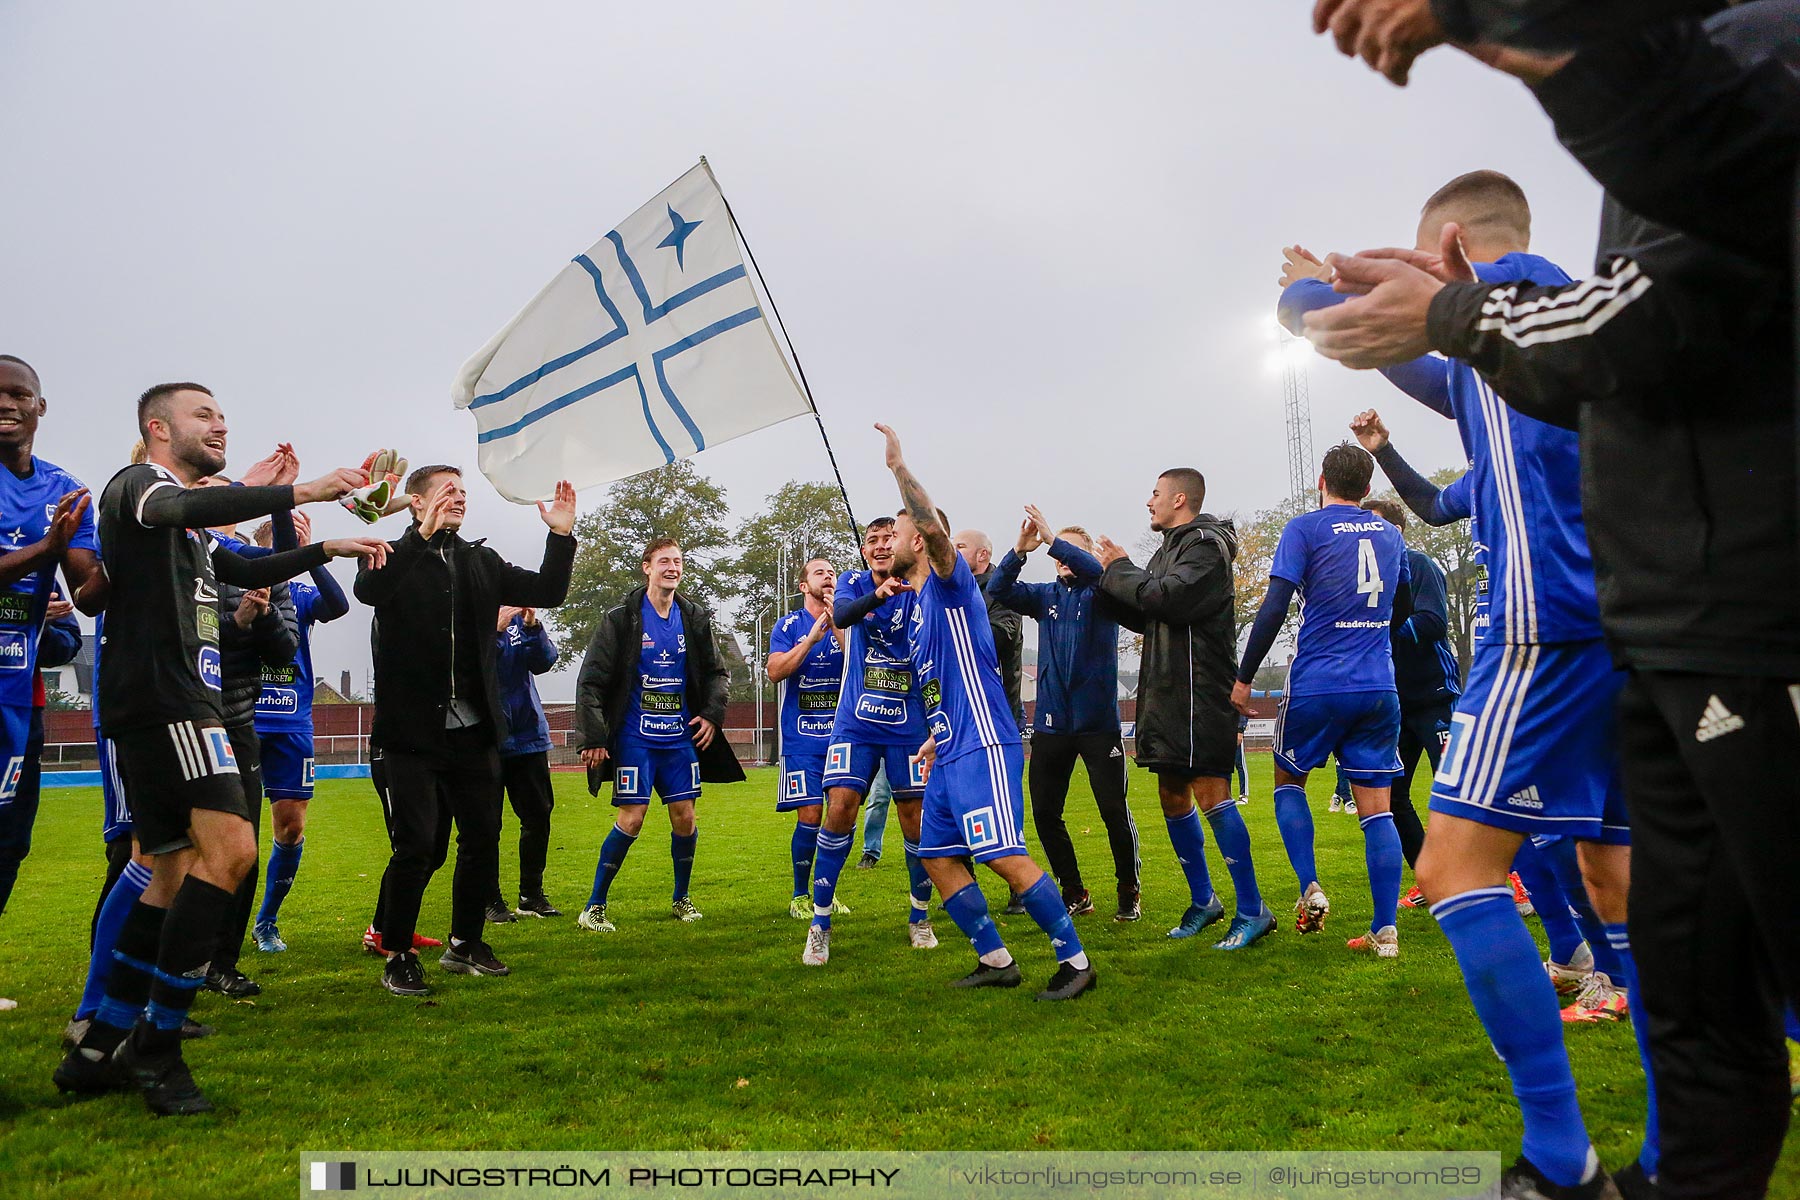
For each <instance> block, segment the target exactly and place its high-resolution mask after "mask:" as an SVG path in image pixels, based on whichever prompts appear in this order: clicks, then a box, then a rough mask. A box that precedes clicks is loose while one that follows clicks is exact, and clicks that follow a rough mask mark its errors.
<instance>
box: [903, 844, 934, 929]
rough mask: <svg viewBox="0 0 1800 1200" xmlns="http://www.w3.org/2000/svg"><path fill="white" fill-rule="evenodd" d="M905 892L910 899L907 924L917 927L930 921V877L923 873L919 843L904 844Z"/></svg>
mask: <svg viewBox="0 0 1800 1200" xmlns="http://www.w3.org/2000/svg"><path fill="white" fill-rule="evenodd" d="M906 879H907V891H908V892H909V893H910V894H911V897H912V912H911V914H910V915H909V916H908V917H907V923H908V924H911V925H919V924H922V923H923V922H925V921H928V920H930V919H931V876H930V875H927V874H926V873H925V860H924V859H922V858H920V857H919V843H917V842H915V841H911V840H908V841H907V842H906Z"/></svg>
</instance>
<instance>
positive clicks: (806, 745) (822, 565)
mask: <svg viewBox="0 0 1800 1200" xmlns="http://www.w3.org/2000/svg"><path fill="white" fill-rule="evenodd" d="M799 584H800V592H801V596H802V604H801V607H799V608H797V609H795V610H794V611H793V612H791V613H788V614H787V615H786V616H784V617H782V618H781V620H779V621H777V622H775V628H774V629H773V630H771V631H770V633H769V659H768V664H767V669H768V672H769V678H770V679H771V680H773V681H774V682H775V683H777V684H779V685H780V688H781V692H780V695H781V699H780V709H781V782H780V784H779V785H778V786H779V788H780V791H779V792H778V793H777V795H776V798H775V811H776V812H791V813H793V814H794V837H793V843H792V846H793V854H792V856H791V857H792V859H793V864H794V898H793V900H792V901H790V902H789V904H788V915H789V916H791V917H793V918H795V919H796V920H805V919H806V918H807V917H809V916H811V915H812V911H811V905H810V904H809V903H808V897H809V896H810V894H811V891H812V868H813V856H814V855H815V854H816V853H817V851H818V845H819V821H820V819H821V818H822V817H823V816H824V813H825V748H826V747H827V746H828V745H830V743H831V725H832V717H833V715H834V714H835V713H836V712H837V706H838V689H839V687H840V686H841V685H842V684H843V681H844V634H843V632H842V631H841V630H837V629H833V628H832V624H831V600H832V595H833V593H835V591H836V590H837V570H836V569H835V568H834V567H833V566H832V565H831V563H830V562H828V561H827V560H825V559H823V558H812V559H808V560H807V561H806V564H805V565H804V566H802V567H801V568H800V579H799Z"/></svg>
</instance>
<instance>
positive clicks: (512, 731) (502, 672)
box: [494, 615, 556, 758]
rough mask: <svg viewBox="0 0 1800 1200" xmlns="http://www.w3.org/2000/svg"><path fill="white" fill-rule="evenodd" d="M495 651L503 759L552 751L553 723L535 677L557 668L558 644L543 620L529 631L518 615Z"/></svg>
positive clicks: (499, 635) (498, 639) (497, 637)
mask: <svg viewBox="0 0 1800 1200" xmlns="http://www.w3.org/2000/svg"><path fill="white" fill-rule="evenodd" d="M494 648H495V653H494V674H495V675H496V676H497V679H498V682H499V684H500V709H501V720H502V722H504V724H505V730H506V737H505V739H504V740H503V741H502V742H501V743H500V756H501V757H502V758H513V757H515V756H517V755H520V754H537V753H540V752H542V751H545V750H548V749H549V748H550V722H549V721H546V720H545V719H544V705H543V702H542V701H540V700H539V699H538V693H537V682H536V681H535V680H533V679H532V678H531V677H532V676H533V675H542V674H543V673H544V672H546V671H548V670H549V669H550V668H551V667H554V666H555V665H556V644H555V643H554V642H552V641H551V640H550V634H549V633H548V631H546V630H545V629H544V624H543V622H542V621H540V622H538V624H537V626H536V627H535V628H532V629H527V628H525V618H524V617H523V616H517V615H516V616H514V617H513V619H512V621H511V622H510V623H508V624H507V626H506V628H505V629H502V630H501V631H500V632H499V633H497V634H495V635H494Z"/></svg>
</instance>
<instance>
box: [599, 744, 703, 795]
mask: <svg viewBox="0 0 1800 1200" xmlns="http://www.w3.org/2000/svg"><path fill="white" fill-rule="evenodd" d="M652 790H654V791H655V792H656V794H657V795H658V796H660V797H661V798H662V802H663V803H664V804H674V803H675V802H676V801H678V800H697V799H699V797H700V755H699V753H698V752H697V751H696V750H695V749H694V743H692V742H690V741H686V740H683V741H680V742H677V743H675V744H674V745H670V746H645V745H642V744H639V745H629V744H626V745H621V746H620V747H619V751H618V753H617V754H615V755H614V756H613V799H612V802H613V807H614V808H623V807H625V806H626V805H628V804H648V803H650V793H651V791H652Z"/></svg>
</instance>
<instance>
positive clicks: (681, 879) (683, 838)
mask: <svg viewBox="0 0 1800 1200" xmlns="http://www.w3.org/2000/svg"><path fill="white" fill-rule="evenodd" d="M699 843H700V831H699V830H698V829H696V830H694V832H692V833H671V834H670V835H669V857H670V858H672V859H674V860H675V894H674V896H672V897H671V899H675V900H679V899H681V898H682V897H683V896H685V895H687V894H688V885H689V884H690V883H691V882H692V881H693V878H694V847H695V846H697V845H699Z"/></svg>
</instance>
